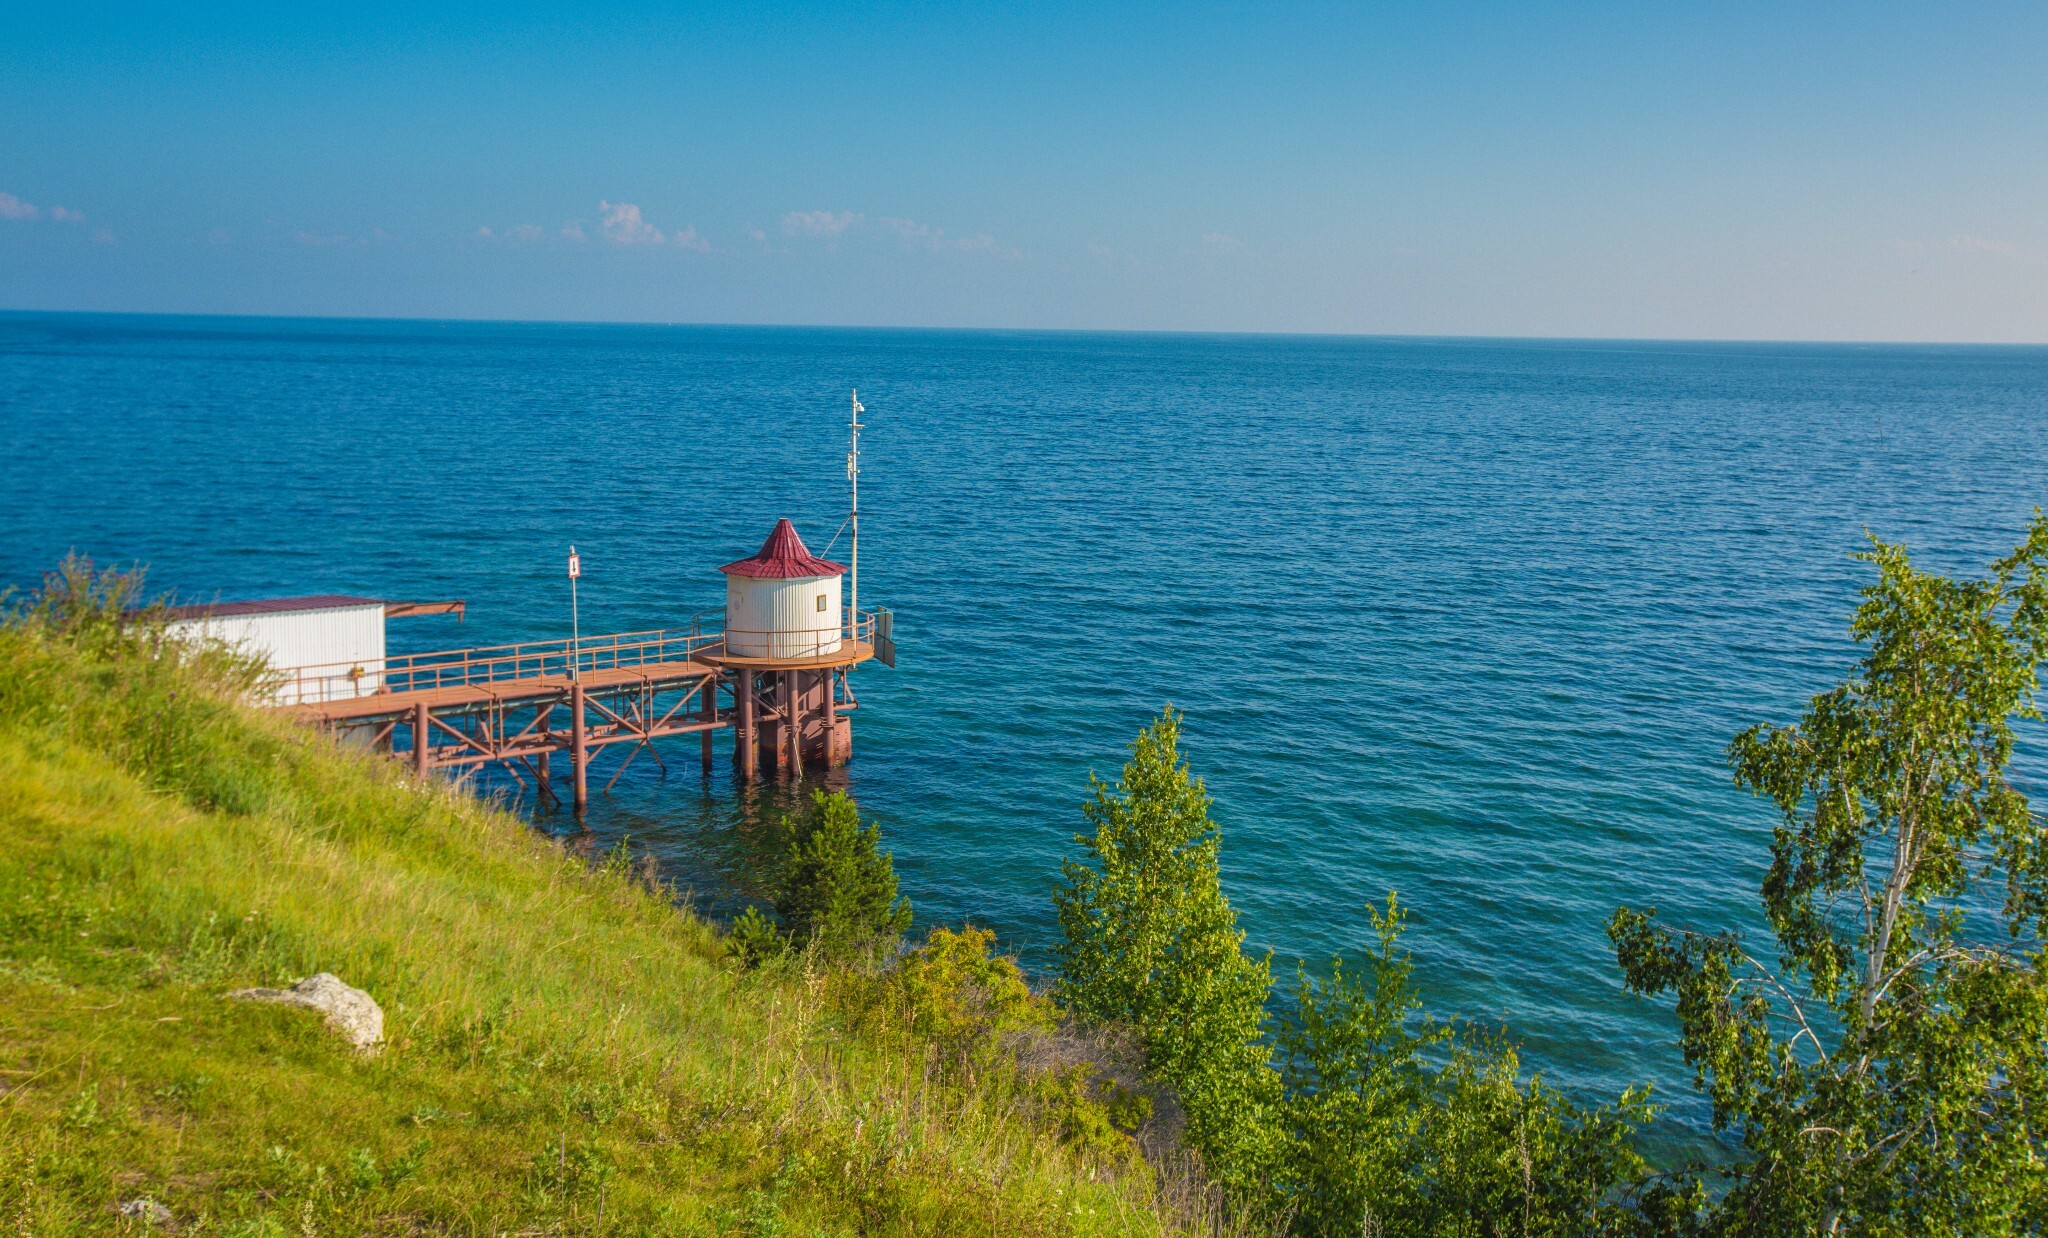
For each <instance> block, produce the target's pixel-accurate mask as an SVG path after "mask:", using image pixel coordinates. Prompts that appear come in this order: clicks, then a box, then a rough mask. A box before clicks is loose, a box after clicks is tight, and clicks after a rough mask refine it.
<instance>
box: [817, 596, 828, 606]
mask: <svg viewBox="0 0 2048 1238" xmlns="http://www.w3.org/2000/svg"><path fill="white" fill-rule="evenodd" d="M827 596H829V595H827V594H823V593H820V594H819V595H818V609H819V610H823V609H825V598H826V597H827Z"/></svg>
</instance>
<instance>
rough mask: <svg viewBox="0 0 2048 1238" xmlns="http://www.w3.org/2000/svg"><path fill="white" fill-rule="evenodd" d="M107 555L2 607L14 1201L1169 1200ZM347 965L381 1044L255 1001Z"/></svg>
mask: <svg viewBox="0 0 2048 1238" xmlns="http://www.w3.org/2000/svg"><path fill="white" fill-rule="evenodd" d="M106 589H107V582H106V581H105V580H104V579H101V580H97V581H88V580H85V579H83V578H77V579H74V580H73V582H72V583H71V585H70V586H69V592H68V593H66V592H61V591H60V593H59V595H58V596H56V597H54V598H50V599H47V600H46V601H45V603H44V604H43V605H42V606H41V607H40V609H38V610H35V611H33V612H28V611H24V612H22V613H19V614H17V615H15V616H14V618H12V619H11V620H10V621H9V622H8V623H7V625H6V626H5V627H4V628H0V827H4V839H5V846H4V848H0V1228H4V1229H5V1230H6V1231H7V1232H19V1233H23V1234H54V1233H73V1232H115V1231H118V1230H131V1231H138V1232H139V1231H140V1230H141V1229H142V1228H143V1223H142V1222H141V1221H138V1220H121V1219H119V1218H117V1217H116V1215H115V1213H114V1205H115V1204H116V1203H117V1202H118V1201H122V1200H131V1199H137V1198H148V1199H152V1200H155V1201H157V1202H159V1203H161V1204H163V1205H164V1206H166V1207H168V1208H169V1209H170V1210H171V1212H172V1214H173V1218H174V1219H173V1221H172V1222H171V1223H170V1225H171V1226H172V1227H174V1228H176V1229H177V1230H178V1231H179V1232H183V1233H188V1234H189V1233H202V1232H203V1233H208V1234H213V1233H221V1234H271V1233H275V1234H312V1233H319V1234H327V1233H336V1234H358V1233H385V1232H417V1231H427V1232H454V1233H463V1234H495V1233H617V1234H638V1233H661V1234H753V1235H808V1234H813V1233H818V1234H855V1233H862V1234H865V1233H920V1234H974V1233H989V1234H1040V1233H1043V1234H1066V1233H1077V1234H1093V1233H1102V1234H1125V1233H1138V1234H1145V1233H1155V1232H1170V1231H1171V1230H1172V1229H1173V1226H1172V1224H1171V1223H1170V1222H1169V1221H1168V1220H1167V1219H1165V1218H1167V1217H1168V1216H1169V1213H1168V1211H1167V1210H1166V1209H1165V1208H1164V1207H1163V1206H1162V1205H1161V1204H1160V1203H1159V1201H1158V1200H1157V1199H1156V1198H1155V1197H1154V1194H1153V1188H1152V1187H1151V1186H1150V1184H1149V1175H1147V1174H1146V1173H1145V1172H1144V1171H1143V1170H1142V1169H1136V1170H1132V1169H1129V1168H1128V1167H1127V1168H1126V1169H1125V1170H1124V1171H1123V1172H1122V1174H1121V1175H1120V1176H1119V1175H1117V1174H1113V1173H1111V1172H1110V1164H1111V1161H1098V1160H1096V1159H1094V1158H1093V1157H1091V1156H1090V1155H1089V1154H1086V1153H1084V1152H1082V1151H1080V1150H1077V1149H1074V1148H1072V1147H1069V1146H1068V1145H1066V1144H1064V1143H1063V1142H1062V1141H1061V1139H1060V1137H1059V1134H1058V1131H1057V1130H1056V1129H1054V1128H1053V1126H1052V1124H1051V1122H1050V1121H1049V1119H1048V1118H1046V1117H1045V1116H1043V1115H1042V1113H1041V1111H1040V1110H1038V1109H1034V1107H1032V1106H1031V1105H1029V1104H1025V1103H1022V1102H1021V1101H1020V1099H1019V1098H1018V1096H1017V1095H1016V1094H1015V1093H1014V1091H1005V1090H1004V1089H1003V1088H1000V1087H997V1086H993V1085H991V1084H989V1083H987V1082H986V1081H984V1082H982V1083H979V1084H977V1083H975V1082H973V1081H972V1076H971V1074H970V1076H969V1078H968V1080H966V1081H959V1080H953V1081H948V1080H949V1079H950V1078H951V1077H950V1076H948V1075H947V1074H946V1072H944V1071H943V1070H941V1069H939V1068H938V1063H939V1059H938V1057H937V1056H936V1054H935V1053H934V1052H933V1051H931V1050H930V1049H929V1047H928V1046H921V1044H920V1042H918V1041H917V1040H915V1039H914V1038H911V1037H908V1036H905V1035H900V1034H898V1035H890V1036H878V1035H871V1034H867V1033H861V1034H856V1033H854V1032H851V1031H848V1030H847V1029H846V1028H845V1027H843V1026H842V1020H841V1019H840V1017H839V1016H838V1015H837V1014H836V1013H835V1010H836V1009H837V1007H835V1005H834V1003H833V1002H832V1000H831V999H830V996H829V994H828V992H827V989H828V987H829V986H828V985H827V984H826V982H825V981H824V980H823V978H821V977H818V976H809V977H806V976H804V975H802V974H800V973H799V974H794V975H783V976H781V977H779V978H767V977H762V976H759V975H742V974H738V973H735V972H734V971H733V970H731V968H730V967H729V966H727V965H726V964H725V963H724V962H723V950H722V947H721V943H720V942H719V940H718V938H717V935H716V934H715V932H714V931H713V930H712V929H711V928H709V927H708V926H706V925H705V924H704V923H702V922H700V921H698V920H696V919H695V918H693V917H692V916H690V915H688V914H687V913H685V912H682V911H679V910H678V909H677V908H676V907H675V906H674V905H673V903H672V902H671V901H670V900H669V899H668V898H667V897H666V896H665V894H664V892H662V891H660V890H658V889H650V888H649V887H648V885H647V883H646V882H645V881H643V880H639V879H636V877H635V876H634V875H633V874H632V873H630V872H629V871H627V868H628V866H627V865H625V864H622V863H609V864H606V865H603V866H601V867H598V868H591V867H589V866H587V865H586V864H584V863H582V862H581V861H579V860H577V859H575V858H573V857H571V856H568V855H565V854H564V853H563V852H562V851H561V850H559V849H558V848H556V847H554V846H552V845H550V844H549V843H548V842H547V841H546V840H544V839H542V838H540V837H538V836H536V835H535V834H534V833H533V832H532V831H531V830H530V829H528V828H527V827H526V826H525V825H523V824H522V823H521V822H520V821H519V820H517V819H515V818H513V817H511V816H508V815H506V814H503V813H500V812H496V811H493V810H491V809H489V808H487V807H485V806H483V805H480V804H478V803H476V802H473V801H471V800H469V799H466V798H464V797H463V796H461V795H460V794H455V793H451V792H450V791H448V790H447V789H445V788H444V787H442V786H440V785H438V784H437V783H429V784H428V785H419V784H417V783H415V782H413V781H412V780H411V779H410V778H409V777H408V776H407V775H406V774H404V773H403V772H402V771H401V769H400V767H399V766H398V765H397V764H396V763H393V762H390V761H388V760H385V759H381V758H377V757H374V756H368V755H360V754H352V753H348V752H345V751H342V750H339V749H337V748H335V747H334V746H332V745H330V744H328V743H326V742H324V741H322V740H319V739H317V738H315V737H312V736H309V735H305V734H301V733H299V732H297V731H294V730H292V729H290V728H289V727H288V726H287V725H286V724H284V723H282V722H279V721H277V720H275V719H272V718H269V717H266V716H263V715H261V714H259V713H256V712H254V711H250V710H247V709H245V708H242V707H240V706H237V705H235V704H232V703H231V696H232V693H233V690H234V688H235V685H236V683H237V682H238V677H239V676H241V675H243V674H244V673H245V670H244V668H240V667H237V666H235V665H234V664H233V663H232V662H231V661H230V660H228V659H225V658H222V657H219V656H217V655H209V656H200V657H192V656H185V655H181V654H179V653H177V652H176V651H175V650H170V649H165V648H162V647H159V646H157V645H155V644H154V643H153V642H152V641H151V640H150V639H149V638H148V637H147V636H146V635H142V634H139V633H138V632H137V631H136V630H134V629H133V628H130V629H126V630H124V629H123V628H122V627H121V626H120V625H119V624H117V623H116V622H114V621H113V619H112V618H111V617H110V616H111V613H112V612H111V609H110V607H112V606H113V605H115V604H117V603H118V602H119V601H120V600H121V599H120V598H119V597H118V596H116V597H113V598H109V597H108V596H106ZM316 971H331V972H334V973H336V974H337V975H339V976H340V977H342V979H344V980H346V981H348V982H349V983H351V984H354V985H357V986H359V987H361V988H364V989H366V990H368V991H369V992H370V993H371V994H372V995H373V996H375V997H376V998H377V1000H378V1001H379V1002H381V1003H382V1005H383V1007H384V1010H385V1013H386V1035H387V1038H388V1040H389V1045H388V1048H387V1049H386V1050H385V1051H384V1052H383V1053H382V1054H381V1055H378V1056H374V1057H361V1056H358V1055H357V1054H355V1053H354V1052H353V1051H351V1050H350V1049H349V1047H348V1046H347V1045H346V1044H345V1043H344V1042H343V1041H342V1039H341V1038H340V1037H338V1036H336V1035H335V1034H333V1033H332V1032H330V1031H329V1030H327V1029H326V1028H325V1027H323V1026H322V1024H321V1021H320V1019H319V1017H318V1016H317V1015H315V1014H313V1013H311V1012H308V1011H304V1010H295V1009H290V1008H285V1007H278V1006H266V1005H258V1004H250V1003H242V1002H231V1001H227V1000H224V998H223V994H224V993H226V992H227V991H228V990H230V989H234V988H239V987H244V986H250V985H259V984H288V983H290V982H292V981H294V980H297V979H299V978H300V977H303V976H306V975H308V974H310V973H313V972H316Z"/></svg>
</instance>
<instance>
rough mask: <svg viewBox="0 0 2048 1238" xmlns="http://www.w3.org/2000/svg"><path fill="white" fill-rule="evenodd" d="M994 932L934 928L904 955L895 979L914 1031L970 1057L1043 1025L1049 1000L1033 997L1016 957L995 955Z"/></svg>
mask: <svg viewBox="0 0 2048 1238" xmlns="http://www.w3.org/2000/svg"><path fill="white" fill-rule="evenodd" d="M995 939H996V935H995V934H994V933H993V932H991V931H990V930H988V929H978V928H974V927H973V926H971V925H970V926H968V927H965V928H962V929H961V930H960V931H959V932H957V933H956V932H954V931H953V930H952V929H949V928H946V927H944V926H939V927H935V928H933V929H932V931H931V933H930V935H929V936H927V937H926V938H925V943H924V944H923V945H922V946H919V947H918V948H917V949H916V950H913V951H911V952H910V953H909V954H907V955H905V956H904V957H903V960H902V962H901V963H899V964H898V965H897V968H896V972H895V975H894V977H893V982H894V985H895V988H896V991H897V993H898V995H899V996H900V999H901V1001H902V1003H903V1009H904V1011H905V1013H906V1014H907V1015H908V1022H909V1024H910V1028H911V1030H912V1031H914V1032H916V1033H917V1034H919V1035H921V1036H928V1037H930V1038H931V1039H933V1040H935V1041H937V1042H938V1043H939V1044H940V1045H942V1046H944V1047H945V1048H946V1049H947V1051H948V1052H949V1053H950V1054H952V1055H954V1056H957V1057H962V1058H965V1057H968V1056H971V1055H972V1054H973V1053H974V1052H975V1051H976V1050H977V1049H978V1048H980V1047H982V1046H985V1045H987V1044H989V1042H990V1041H992V1040H993V1039H994V1038H995V1037H996V1036H998V1035H1000V1034H1002V1033H1004V1032H1007V1031H1012V1030H1015V1029H1018V1028H1023V1027H1030V1026H1045V1025H1047V1024H1049V1022H1050V1020H1051V1011H1050V1008H1049V1005H1048V1003H1046V1002H1045V1001H1044V1000H1043V999H1040V998H1037V997H1034V996H1033V995H1032V992H1031V987H1030V986H1029V985H1028V984H1026V983H1025V982H1024V973H1023V972H1022V971H1020V970H1019V969H1018V967H1017V962H1016V960H1015V959H1010V958H1004V957H1001V956H992V955H990V954H989V947H990V946H991V945H993V944H994V943H995Z"/></svg>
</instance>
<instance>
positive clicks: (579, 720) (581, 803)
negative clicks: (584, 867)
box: [569, 683, 590, 815]
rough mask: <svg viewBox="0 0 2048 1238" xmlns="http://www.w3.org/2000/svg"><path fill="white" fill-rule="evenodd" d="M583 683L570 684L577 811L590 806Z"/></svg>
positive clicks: (571, 744)
mask: <svg viewBox="0 0 2048 1238" xmlns="http://www.w3.org/2000/svg"><path fill="white" fill-rule="evenodd" d="M584 739H585V736H584V730H583V685H582V684H580V683H574V684H570V685H569V765H570V767H571V768H572V769H573V770H574V772H575V778H576V812H577V814H578V815H581V814H582V812H583V810H584V809H585V808H587V807H589V806H590V780H589V778H588V776H587V775H588V773H589V768H590V752H589V750H588V749H587V748H586V747H585V744H584Z"/></svg>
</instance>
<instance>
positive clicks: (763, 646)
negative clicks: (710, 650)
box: [718, 520, 846, 658]
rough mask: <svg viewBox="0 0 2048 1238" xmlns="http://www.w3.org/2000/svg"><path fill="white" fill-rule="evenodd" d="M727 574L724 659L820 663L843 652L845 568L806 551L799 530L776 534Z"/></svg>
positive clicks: (782, 527)
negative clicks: (841, 593) (812, 660)
mask: <svg viewBox="0 0 2048 1238" xmlns="http://www.w3.org/2000/svg"><path fill="white" fill-rule="evenodd" d="M718 570H719V571H721V572H724V573H725V653H726V656H727V657H739V658H816V657H824V656H827V655H830V654H834V653H837V652H839V639H840V628H841V625H842V622H843V619H842V612H841V609H840V600H839V580H840V577H842V576H844V575H845V574H846V565H845V564H843V563H834V562H832V561H831V560H830V559H820V558H818V557H817V556H816V555H814V554H812V553H811V552H810V551H809V550H807V549H805V548H804V543H803V539H802V538H800V537H798V536H797V535H796V528H795V526H793V525H791V524H790V523H789V521H787V520H778V521H776V522H775V531H774V532H772V533H770V534H769V535H768V540H767V541H765V542H762V543H761V549H760V551H759V552H758V553H756V554H755V555H754V556H753V557H752V558H749V559H741V560H739V561H738V562H736V563H728V564H726V565H725V566H724V567H722V568H719V569H718Z"/></svg>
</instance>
